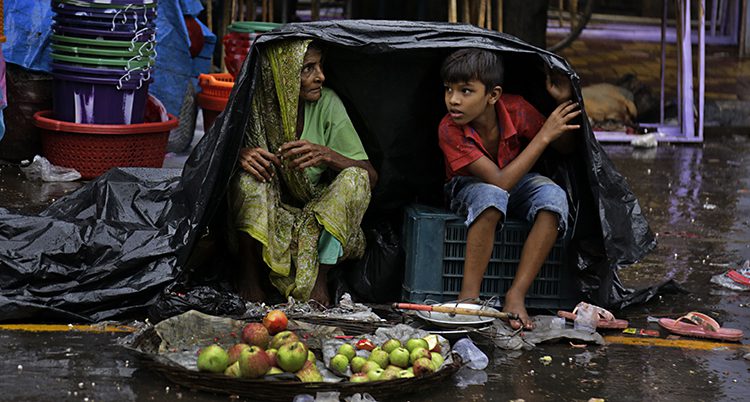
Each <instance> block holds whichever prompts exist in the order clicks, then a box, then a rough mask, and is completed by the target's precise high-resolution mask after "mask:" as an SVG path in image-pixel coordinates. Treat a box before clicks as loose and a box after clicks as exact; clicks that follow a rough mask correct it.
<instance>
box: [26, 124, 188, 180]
mask: <svg viewBox="0 0 750 402" xmlns="http://www.w3.org/2000/svg"><path fill="white" fill-rule="evenodd" d="M51 116H52V111H51V110H44V111H40V112H36V113H35V114H34V125H35V126H37V127H39V128H41V129H42V135H41V138H42V152H43V153H44V156H45V157H46V158H47V159H49V161H50V162H52V163H53V164H55V165H58V166H65V167H70V168H74V169H76V170H78V171H79V172H80V173H81V177H82V178H83V179H93V178H95V177H97V176H99V175H101V174H103V173H105V172H106V171H107V170H109V169H111V168H113V167H156V168H158V167H161V166H162V164H163V163H164V154H165V153H166V151H167V142H168V141H169V131H170V130H172V129H173V128H175V127H177V125H178V123H179V121H178V120H177V118H176V117H175V116H173V115H171V114H170V115H169V120H167V121H164V122H147V123H141V124H77V123H70V122H67V121H61V120H55V119H53V118H52V117H51Z"/></svg>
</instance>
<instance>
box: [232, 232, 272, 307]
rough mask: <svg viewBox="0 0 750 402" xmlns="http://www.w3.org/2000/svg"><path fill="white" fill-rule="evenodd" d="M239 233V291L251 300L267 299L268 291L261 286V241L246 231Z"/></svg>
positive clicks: (244, 297)
mask: <svg viewBox="0 0 750 402" xmlns="http://www.w3.org/2000/svg"><path fill="white" fill-rule="evenodd" d="M237 233H238V236H237V238H238V243H239V258H240V266H239V270H238V272H237V293H239V295H240V297H242V298H243V299H245V300H247V301H250V302H262V301H265V298H266V293H265V292H264V291H263V288H262V287H261V286H260V283H261V277H260V274H261V273H260V271H261V266H262V265H263V258H262V257H261V256H260V253H259V252H258V251H259V250H258V249H259V243H258V241H257V240H255V239H253V238H252V237H251V236H250V235H249V234H247V233H245V232H237Z"/></svg>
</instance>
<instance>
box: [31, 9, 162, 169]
mask: <svg viewBox="0 0 750 402" xmlns="http://www.w3.org/2000/svg"><path fill="white" fill-rule="evenodd" d="M51 7H52V9H53V11H54V12H55V16H54V17H53V19H54V24H53V26H52V31H53V34H52V44H51V48H52V63H51V65H50V67H51V70H52V76H53V85H54V91H53V109H52V111H51V112H48V111H46V112H39V113H37V115H35V124H36V125H37V126H38V127H40V128H42V129H43V130H44V131H43V133H42V147H43V150H44V153H45V156H46V157H47V158H48V159H49V160H50V161H51V162H52V163H54V164H57V165H61V166H66V167H73V168H75V169H77V170H78V171H79V172H81V175H82V176H83V177H84V178H92V177H96V176H98V175H100V174H101V173H104V172H105V171H106V170H108V169H109V168H111V167H115V166H148V167H161V165H162V163H163V161H164V153H165V150H166V144H167V141H168V137H169V130H171V128H173V127H174V126H176V125H177V119H176V118H174V116H171V115H170V116H169V117H170V118H169V120H168V121H165V122H162V121H157V122H144V116H145V108H146V101H147V98H148V86H149V83H150V82H151V81H152V78H151V73H152V67H153V65H154V62H155V58H156V10H157V3H156V0H51ZM150 133H152V134H153V135H148V134H150ZM144 135H145V136H144ZM144 141H145V142H144Z"/></svg>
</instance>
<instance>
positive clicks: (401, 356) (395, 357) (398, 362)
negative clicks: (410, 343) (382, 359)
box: [388, 347, 410, 369]
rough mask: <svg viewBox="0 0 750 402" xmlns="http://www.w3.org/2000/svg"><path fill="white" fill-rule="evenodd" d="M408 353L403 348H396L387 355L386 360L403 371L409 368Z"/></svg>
mask: <svg viewBox="0 0 750 402" xmlns="http://www.w3.org/2000/svg"><path fill="white" fill-rule="evenodd" d="M409 356H410V355H409V351H408V350H406V349H404V348H401V347H399V348H396V349H393V351H391V353H390V354H389V355H388V359H389V360H390V362H391V364H393V365H394V366H398V367H401V368H402V369H405V368H407V367H409V362H410V360H409Z"/></svg>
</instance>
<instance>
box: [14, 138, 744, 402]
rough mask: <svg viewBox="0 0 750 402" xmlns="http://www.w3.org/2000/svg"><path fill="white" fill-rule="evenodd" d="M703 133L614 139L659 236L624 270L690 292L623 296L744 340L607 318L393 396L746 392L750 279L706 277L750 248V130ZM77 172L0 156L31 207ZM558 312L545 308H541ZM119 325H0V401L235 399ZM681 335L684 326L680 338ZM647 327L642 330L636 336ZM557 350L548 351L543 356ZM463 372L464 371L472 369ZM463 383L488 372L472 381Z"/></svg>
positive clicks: (635, 312)
mask: <svg viewBox="0 0 750 402" xmlns="http://www.w3.org/2000/svg"><path fill="white" fill-rule="evenodd" d="M706 138H707V139H706V142H705V143H704V144H701V145H669V144H660V146H659V147H658V148H656V149H634V148H632V147H631V146H630V145H606V146H605V148H606V150H607V152H608V154H609V156H610V157H611V158H612V159H613V161H614V162H615V164H616V166H617V167H618V169H619V171H620V173H621V174H623V176H625V177H626V179H627V180H628V182H629V183H630V185H631V187H632V189H633V192H634V193H635V194H636V196H638V198H639V200H640V203H641V207H642V208H643V210H644V213H645V215H646V216H647V218H648V220H649V223H650V225H651V228H652V229H653V230H654V232H656V233H658V240H659V246H658V248H657V250H656V251H655V252H653V253H651V254H650V255H649V256H648V257H647V258H646V259H645V260H644V261H641V262H639V263H638V264H635V265H633V266H631V267H627V268H625V269H623V270H622V271H621V274H622V277H623V279H624V281H625V282H626V283H627V284H628V285H629V286H641V285H648V284H653V283H654V282H657V281H661V280H662V279H663V278H666V277H672V278H674V279H675V280H676V281H677V282H679V283H680V284H681V285H682V287H683V288H684V289H685V290H686V293H678V294H665V295H663V296H659V297H657V298H655V299H653V300H652V301H650V302H648V303H646V304H642V305H637V306H631V307H628V308H626V309H625V310H623V311H621V312H619V313H618V316H621V317H622V318H627V319H629V320H630V322H631V327H636V328H646V329H654V330H658V329H659V327H658V325H657V324H656V323H653V322H649V317H667V316H668V317H672V318H676V317H679V316H680V315H682V314H684V313H686V312H688V311H691V310H698V311H702V312H705V313H708V314H711V315H712V316H714V317H715V318H716V319H717V321H718V322H719V323H721V324H722V325H723V326H726V327H731V328H740V329H742V330H744V331H745V333H746V337H745V339H744V340H743V341H742V344H727V343H725V344H717V343H712V342H683V343H680V342H675V341H667V340H665V339H663V338H665V336H666V335H667V334H666V333H662V334H661V338H660V339H656V338H649V337H624V336H622V335H621V334H620V333H618V332H614V333H612V332H610V333H607V334H606V335H608V337H607V340H608V344H607V345H606V346H591V345H589V346H587V347H585V348H578V347H573V346H572V345H570V344H568V343H555V344H544V345H542V346H541V347H538V348H537V349H534V350H532V351H525V352H521V351H515V352H507V351H501V350H495V351H493V350H490V349H488V348H484V350H485V351H487V352H488V354H489V355H490V366H489V367H488V369H487V370H486V371H484V372H473V373H469V374H473V376H470V378H468V379H464V381H463V382H464V384H461V386H462V387H457V385H456V383H455V382H453V383H451V382H446V383H442V384H437V385H436V386H435V388H434V389H433V390H432V391H431V392H428V393H423V394H416V395H409V396H406V397H404V398H401V399H392V400H394V401H407V400H408V401H415V402H416V401H424V402H426V401H508V400H515V399H523V400H525V401H557V400H566V401H569V400H582V401H586V400H589V398H603V399H605V400H609V401H643V400H650V401H688V400H689V401H698V400H705V401H742V400H748V399H750V360H746V359H745V358H743V355H744V354H746V353H748V352H750V349H749V348H748V346H750V345H748V343H749V342H748V337H749V336H750V307H748V305H749V304H750V292H744V293H743V292H736V291H731V290H728V289H724V288H721V287H719V286H718V285H715V284H712V283H710V282H709V281H710V278H711V276H712V275H715V274H717V273H720V272H724V271H726V270H727V269H729V267H735V266H736V265H737V264H738V263H740V262H741V261H744V260H746V259H750V243H749V241H750V165H749V164H748V162H750V157H749V156H748V155H750V130H746V131H742V130H739V131H736V132H734V133H731V132H725V131H723V130H718V129H710V130H708V133H707V135H706ZM77 186H78V185H77V184H38V183H29V182H26V181H25V180H23V178H22V176H21V175H20V173H19V172H18V169H17V168H16V167H14V166H7V165H6V166H2V167H1V168H0V206H2V207H4V208H7V209H9V210H12V211H18V210H24V211H27V212H30V213H34V212H38V211H41V210H43V209H44V208H45V207H46V205H48V204H49V202H51V200H53V199H56V198H59V197H61V196H62V195H64V194H65V193H67V192H70V191H72V190H74V189H75V188H76V187H77ZM540 313H548V312H540ZM121 336H123V334H118V333H115V334H107V333H87V332H79V331H64V332H26V331H11V330H0V355H1V356H3V359H2V360H1V361H0V390H2V396H0V400H3V401H47V400H49V401H58V400H79V401H84V400H88V401H93V400H108V401H131V400H132V401H135V400H139V401H140V400H155V401H173V400H183V401H226V400H234V399H230V397H229V396H227V395H212V394H208V393H204V392H199V391H194V390H190V389H185V388H183V387H179V386H176V385H174V384H172V383H170V382H169V381H167V380H166V379H164V378H162V377H160V376H158V375H156V374H155V373H154V372H151V371H149V369H147V368H146V367H144V365H143V363H142V362H141V361H139V360H138V358H137V356H136V355H135V354H134V353H132V352H130V351H128V350H126V349H123V348H121V347H120V346H118V345H117V343H116V340H117V338H118V337H121ZM683 339H685V338H683ZM640 341H642V342H643V344H637V343H638V342H640ZM543 356H550V357H551V358H552V361H551V363H550V364H548V365H545V364H544V363H542V362H541V361H540V358H541V357H543ZM462 378H463V376H462ZM466 383H483V385H467V384H466Z"/></svg>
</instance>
